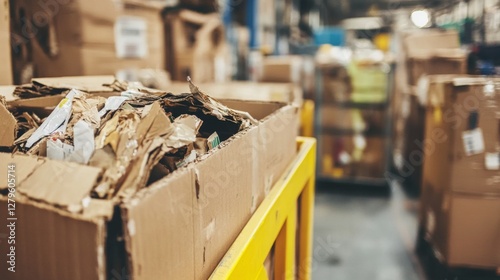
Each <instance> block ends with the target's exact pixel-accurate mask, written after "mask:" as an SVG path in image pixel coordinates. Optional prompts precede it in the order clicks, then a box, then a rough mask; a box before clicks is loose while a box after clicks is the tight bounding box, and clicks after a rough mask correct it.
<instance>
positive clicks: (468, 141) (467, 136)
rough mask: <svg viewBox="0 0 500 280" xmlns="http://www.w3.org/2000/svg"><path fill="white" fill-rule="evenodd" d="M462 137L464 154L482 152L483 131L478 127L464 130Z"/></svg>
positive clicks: (469, 154) (470, 154)
mask: <svg viewBox="0 0 500 280" xmlns="http://www.w3.org/2000/svg"><path fill="white" fill-rule="evenodd" d="M462 138H463V140H464V149H465V154H466V155H468V156H472V155H477V154H481V153H483V152H484V138H483V131H482V130H481V129H480V128H476V129H473V130H468V131H464V132H463V134H462Z"/></svg>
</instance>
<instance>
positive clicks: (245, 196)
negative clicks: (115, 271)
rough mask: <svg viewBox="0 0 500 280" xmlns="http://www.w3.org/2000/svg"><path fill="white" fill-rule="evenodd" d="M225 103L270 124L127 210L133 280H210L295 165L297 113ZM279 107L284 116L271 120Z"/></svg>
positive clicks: (145, 192) (155, 187) (154, 187)
mask: <svg viewBox="0 0 500 280" xmlns="http://www.w3.org/2000/svg"><path fill="white" fill-rule="evenodd" d="M224 103H225V105H227V106H231V107H232V108H234V109H245V110H246V111H248V112H249V113H250V114H252V115H253V116H255V117H257V118H261V117H262V116H266V117H265V118H264V119H263V123H262V124H260V125H259V126H257V127H253V128H250V129H249V130H247V131H244V132H241V133H240V134H238V135H235V136H234V137H232V138H231V139H229V141H227V142H223V143H222V144H221V145H222V148H221V149H216V150H213V151H212V152H211V153H209V154H208V156H207V157H206V158H205V159H203V160H201V161H200V162H198V163H196V164H191V165H189V166H187V167H186V168H184V169H182V170H179V171H178V172H176V173H173V174H172V175H171V176H167V177H166V178H164V179H162V180H160V181H158V182H156V183H155V184H154V185H152V186H150V187H149V188H148V189H145V190H143V191H140V192H139V193H138V194H137V195H136V197H135V198H132V199H131V200H130V201H129V202H128V203H126V205H124V206H123V207H122V212H123V216H124V219H125V220H126V224H127V227H126V229H125V231H126V232H127V240H128V243H127V244H128V247H127V250H128V253H129V254H130V262H131V263H132V268H133V269H132V275H133V276H134V279H154V278H157V277H159V276H162V275H167V274H168V275H170V276H171V277H172V278H177V277H179V278H190V279H191V278H192V279H206V278H208V276H209V275H210V273H211V272H212V271H213V269H214V268H215V266H216V265H217V264H218V262H219V261H220V259H221V258H222V257H223V255H224V254H225V252H226V251H227V250H228V248H229V247H230V246H231V244H232V242H233V241H234V240H235V239H236V237H237V235H238V233H239V232H240V231H241V229H242V228H243V227H244V225H245V224H246V222H247V221H248V219H249V218H250V216H251V214H252V213H253V212H254V211H255V209H256V208H257V206H258V205H259V204H260V202H261V201H262V200H263V198H264V197H265V195H266V194H267V192H268V191H269V190H270V188H271V187H272V184H273V183H274V182H275V181H276V180H277V179H278V177H279V176H280V174H281V173H282V172H283V170H284V169H285V168H286V166H287V165H288V163H289V162H290V160H291V159H292V158H293V156H294V153H295V143H294V142H293V141H291V139H294V138H295V136H296V131H295V130H293V129H290V127H294V125H295V124H296V122H297V111H296V108H294V107H291V106H285V107H282V106H283V104H281V105H280V104H279V103H268V104H266V103H262V102H243V101H227V102H224ZM248 104H253V105H255V106H248ZM238 105H239V106H238ZM277 107H278V108H279V107H282V108H281V109H278V111H277V112H275V113H273V114H271V112H273V111H274V110H276V109H277ZM241 158H253V159H255V160H252V161H247V160H239V159H241ZM169 197H172V199H168V198H169ZM152 209H155V211H154V213H155V214H154V215H153V216H151V213H153V212H152ZM131 221H132V222H131ZM151 221H154V222H151ZM159 236H168V239H159V238H157V237H159ZM152 240H154V242H152ZM172 240H175V242H172Z"/></svg>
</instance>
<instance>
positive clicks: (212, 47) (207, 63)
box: [165, 10, 230, 83]
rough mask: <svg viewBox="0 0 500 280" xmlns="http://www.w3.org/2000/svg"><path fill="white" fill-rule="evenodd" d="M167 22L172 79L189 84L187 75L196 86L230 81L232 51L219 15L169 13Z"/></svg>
mask: <svg viewBox="0 0 500 280" xmlns="http://www.w3.org/2000/svg"><path fill="white" fill-rule="evenodd" d="M165 23H166V31H165V34H166V35H165V36H166V40H167V43H166V44H167V49H168V50H170V51H168V52H167V66H168V68H167V70H168V71H169V72H170V74H171V76H172V80H174V81H186V78H187V77H188V76H190V77H191V78H192V79H193V81H196V82H197V83H206V82H214V81H215V82H223V81H227V80H229V75H230V68H229V50H228V47H227V45H226V41H225V35H224V34H225V33H224V27H223V24H222V22H221V20H220V18H219V15H218V14H200V13H197V12H194V11H190V10H181V11H176V12H169V13H166V15H165Z"/></svg>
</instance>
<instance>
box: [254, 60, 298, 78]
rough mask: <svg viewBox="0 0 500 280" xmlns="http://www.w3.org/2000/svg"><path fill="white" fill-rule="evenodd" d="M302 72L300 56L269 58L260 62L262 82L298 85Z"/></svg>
mask: <svg viewBox="0 0 500 280" xmlns="http://www.w3.org/2000/svg"><path fill="white" fill-rule="evenodd" d="M301 70H302V58H301V57H300V56H270V57H266V58H264V60H263V62H262V81H263V82H273V83H298V82H299V80H300V74H301Z"/></svg>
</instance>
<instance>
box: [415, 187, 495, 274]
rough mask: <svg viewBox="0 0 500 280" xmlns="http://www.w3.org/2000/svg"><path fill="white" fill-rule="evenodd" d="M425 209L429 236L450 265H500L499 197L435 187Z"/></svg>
mask: <svg viewBox="0 0 500 280" xmlns="http://www.w3.org/2000/svg"><path fill="white" fill-rule="evenodd" d="M433 196H434V197H433V199H432V200H433V201H432V202H431V203H428V204H427V205H426V207H425V210H424V215H425V216H426V223H425V224H424V225H425V230H426V238H427V239H428V240H429V242H430V243H431V245H432V246H433V248H434V251H435V253H436V255H437V257H438V258H440V259H441V260H442V261H444V262H445V263H446V264H447V265H449V266H451V267H474V268H486V269H496V268H497V267H498V266H499V265H500V258H499V249H500V247H499V244H500V232H499V228H500V217H499V216H498V213H499V211H500V197H499V196H476V195H463V194H460V193H453V192H447V191H446V190H445V188H435V192H434V194H433Z"/></svg>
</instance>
